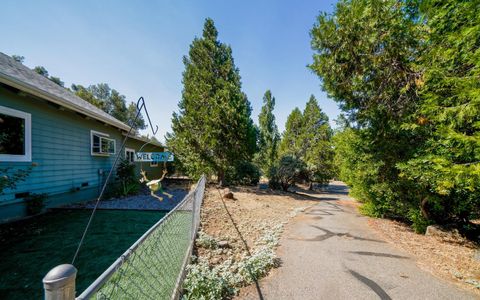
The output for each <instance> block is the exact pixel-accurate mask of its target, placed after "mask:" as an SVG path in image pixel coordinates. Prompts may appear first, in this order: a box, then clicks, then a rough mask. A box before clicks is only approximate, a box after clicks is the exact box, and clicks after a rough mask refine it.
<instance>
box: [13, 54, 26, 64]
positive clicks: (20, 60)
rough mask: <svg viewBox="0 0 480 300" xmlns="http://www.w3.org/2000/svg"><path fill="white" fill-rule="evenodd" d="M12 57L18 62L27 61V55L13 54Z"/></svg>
mask: <svg viewBox="0 0 480 300" xmlns="http://www.w3.org/2000/svg"><path fill="white" fill-rule="evenodd" d="M12 58H13V60H15V61H16V62H19V63H21V64H23V62H24V61H25V56H22V55H15V54H14V55H12Z"/></svg>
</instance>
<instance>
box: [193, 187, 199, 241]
mask: <svg viewBox="0 0 480 300" xmlns="http://www.w3.org/2000/svg"><path fill="white" fill-rule="evenodd" d="M197 188H198V184H197V186H196V187H195V190H194V191H193V201H192V202H193V203H192V236H191V239H193V242H194V243H195V236H196V228H197V226H196V221H197V217H196V212H197Z"/></svg>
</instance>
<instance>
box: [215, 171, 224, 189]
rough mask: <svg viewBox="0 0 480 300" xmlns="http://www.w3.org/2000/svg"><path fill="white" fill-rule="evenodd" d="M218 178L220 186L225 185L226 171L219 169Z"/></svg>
mask: <svg viewBox="0 0 480 300" xmlns="http://www.w3.org/2000/svg"><path fill="white" fill-rule="evenodd" d="M217 179H218V186H220V187H224V186H225V171H223V170H218V172H217Z"/></svg>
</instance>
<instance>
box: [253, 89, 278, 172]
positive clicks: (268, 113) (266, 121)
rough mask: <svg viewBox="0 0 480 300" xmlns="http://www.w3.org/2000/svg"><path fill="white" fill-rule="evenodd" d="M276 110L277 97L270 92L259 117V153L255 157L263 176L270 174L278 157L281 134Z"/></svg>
mask: <svg viewBox="0 0 480 300" xmlns="http://www.w3.org/2000/svg"><path fill="white" fill-rule="evenodd" d="M274 108H275V97H273V96H272V92H270V90H268V91H266V92H265V95H264V96H263V106H262V111H261V112H260V115H259V116H258V123H259V128H258V153H257V155H256V157H255V160H256V163H257V165H258V166H260V169H261V170H262V171H263V174H268V171H269V170H270V168H271V167H272V166H273V164H274V163H275V161H276V160H277V157H278V144H279V141H280V134H279V133H278V128H277V124H275V115H274V114H273V109H274Z"/></svg>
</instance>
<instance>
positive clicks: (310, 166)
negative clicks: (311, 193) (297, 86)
mask: <svg viewBox="0 0 480 300" xmlns="http://www.w3.org/2000/svg"><path fill="white" fill-rule="evenodd" d="M332 134H333V132H332V129H331V128H330V124H329V123H328V117H327V115H326V114H325V113H324V112H322V110H321V108H320V107H319V105H318V102H317V99H315V96H313V95H311V96H310V99H309V100H308V102H307V105H306V106H305V109H304V111H303V113H302V112H301V111H300V109H298V108H295V109H294V110H293V111H292V112H291V113H290V115H289V116H288V119H287V123H286V126H285V132H284V134H283V138H282V141H281V144H280V153H281V154H282V155H293V156H295V157H297V158H298V159H300V160H302V161H303V162H304V163H305V165H306V167H305V171H306V172H305V175H306V177H305V179H306V180H307V181H309V182H310V183H313V182H319V183H326V182H328V180H329V179H331V178H332V177H333V174H334V166H333V154H334V152H333V148H332V144H331V139H332ZM310 187H311V188H312V185H310Z"/></svg>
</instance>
